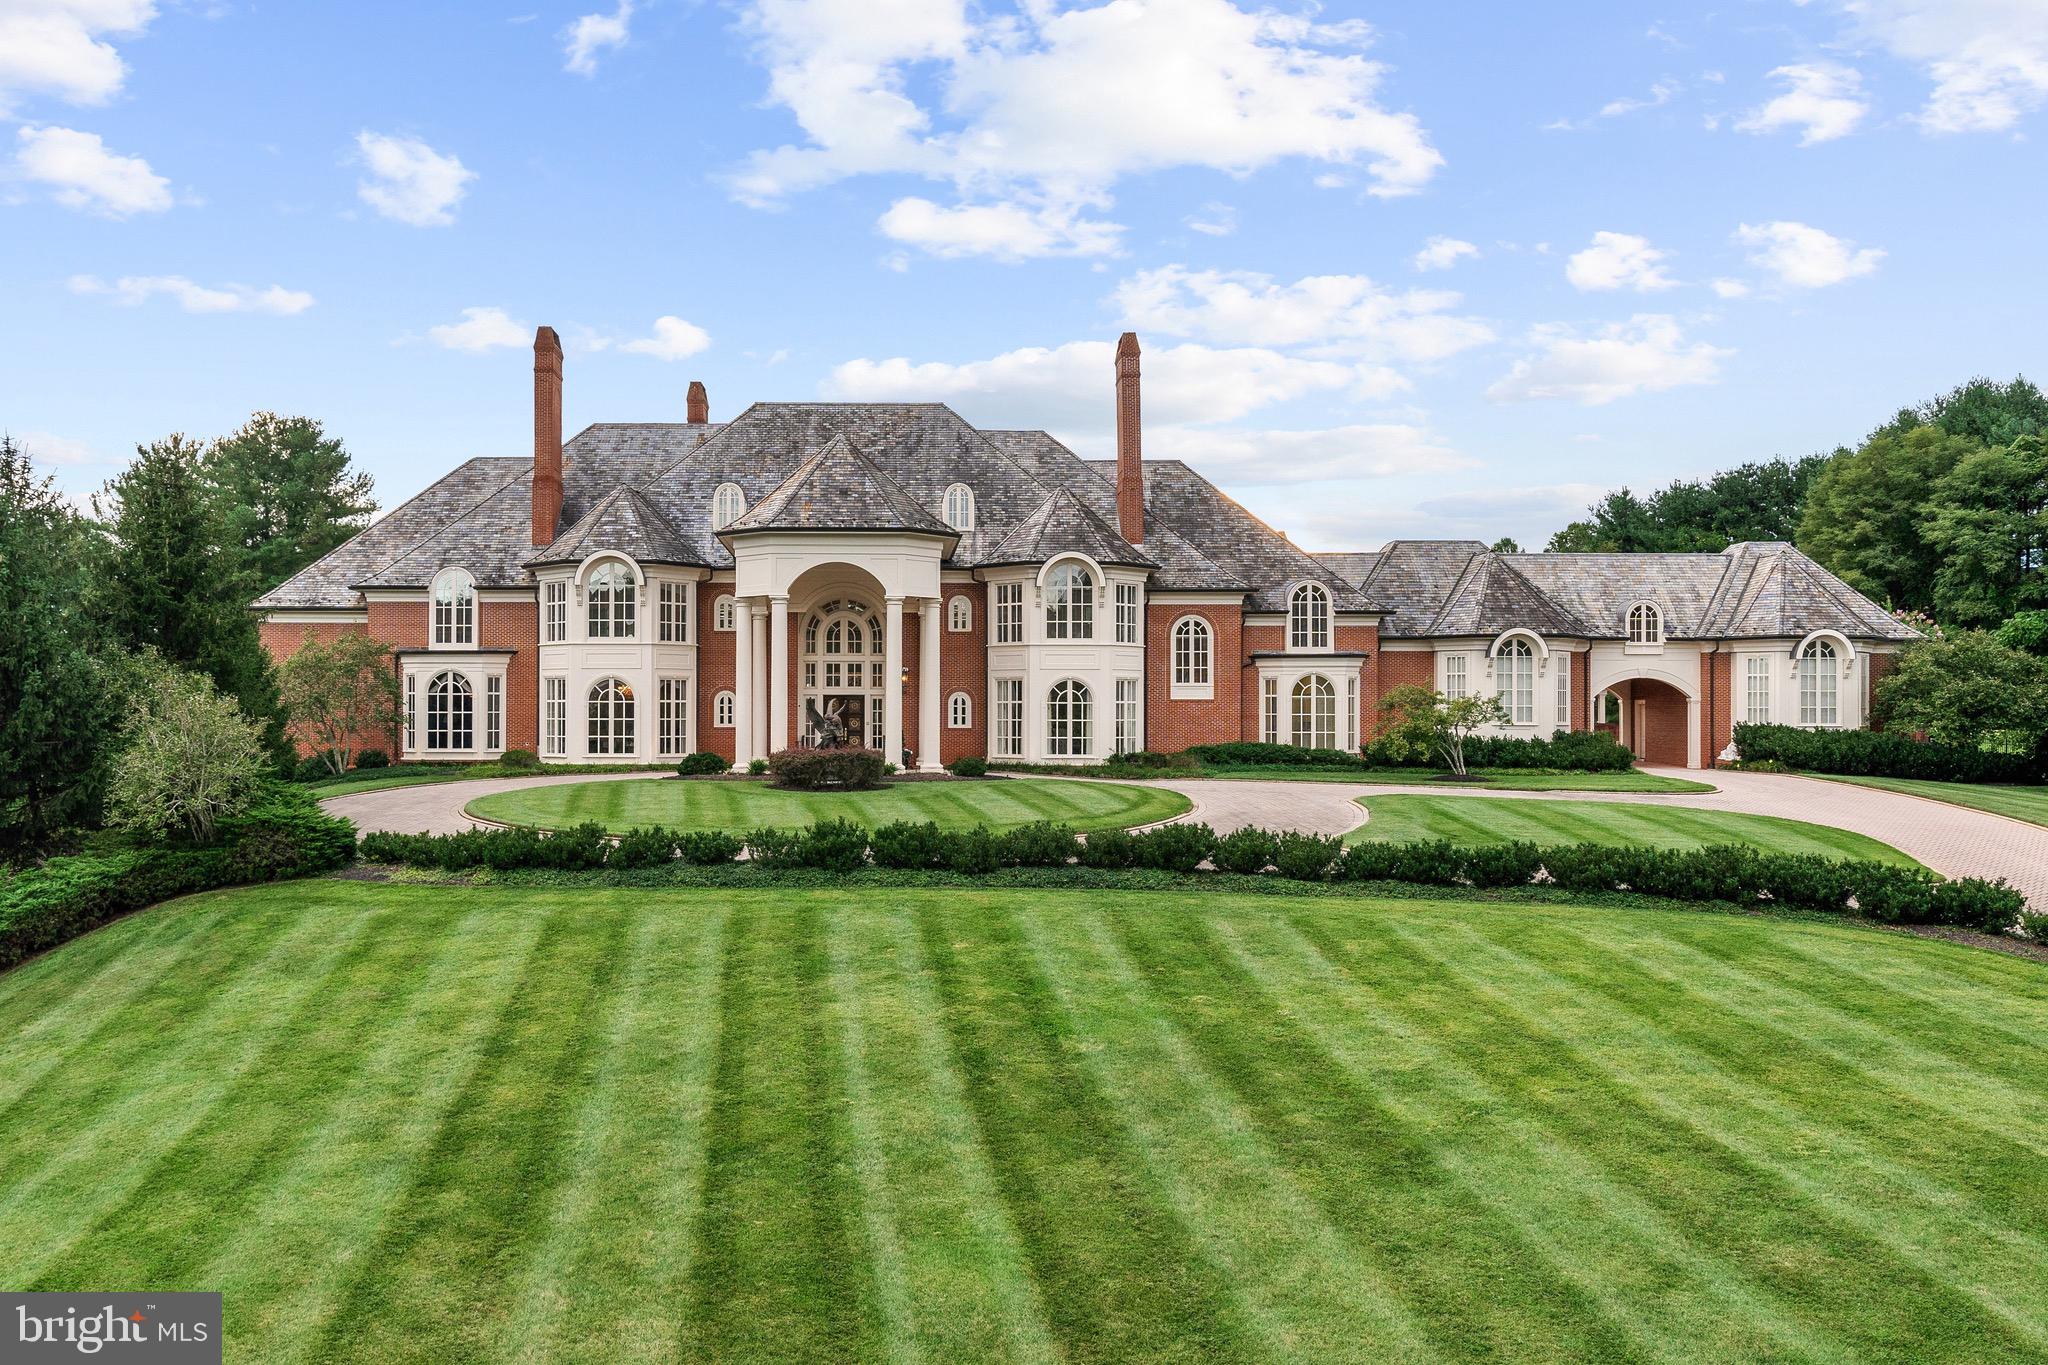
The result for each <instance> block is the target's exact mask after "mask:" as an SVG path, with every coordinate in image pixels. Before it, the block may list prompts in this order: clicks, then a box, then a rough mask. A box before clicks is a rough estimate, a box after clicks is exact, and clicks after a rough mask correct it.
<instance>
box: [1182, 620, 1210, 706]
mask: <svg viewBox="0 0 2048 1365" xmlns="http://www.w3.org/2000/svg"><path fill="white" fill-rule="evenodd" d="M1209 668H1210V634H1209V623H1208V622H1207V621H1205V620H1203V619H1202V618H1201V617H1199V616H1183V617H1182V618H1181V619H1180V620H1179V621H1177V622H1175V623H1174V627H1173V685H1174V686H1175V687H1185V688H1193V689H1195V690H1197V691H1199V690H1201V689H1203V688H1206V687H1208V686H1209V679H1210V673H1209Z"/></svg>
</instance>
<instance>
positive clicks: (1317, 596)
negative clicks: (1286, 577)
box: [1287, 583, 1330, 649]
mask: <svg viewBox="0 0 2048 1365" xmlns="http://www.w3.org/2000/svg"><path fill="white" fill-rule="evenodd" d="M1287 647H1288V648H1289V649H1328V648H1329V647H1330V594H1329V593H1328V592H1326V591H1324V589H1323V585H1322V584H1320V583H1303V584H1302V585H1300V586H1299V587H1297V588H1296V589H1295V590H1294V593H1293V595H1292V596H1290V597H1289V598H1288V599H1287Z"/></svg>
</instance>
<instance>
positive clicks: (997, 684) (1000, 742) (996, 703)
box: [988, 678, 1029, 758]
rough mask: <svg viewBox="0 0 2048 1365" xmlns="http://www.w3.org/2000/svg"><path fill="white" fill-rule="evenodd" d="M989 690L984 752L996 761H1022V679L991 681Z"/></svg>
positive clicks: (1024, 730) (1024, 731)
mask: <svg viewBox="0 0 2048 1365" xmlns="http://www.w3.org/2000/svg"><path fill="white" fill-rule="evenodd" d="M990 687H991V689H992V691H991V693H990V696H991V700H990V703H989V708H988V709H989V735H988V751H989V753H991V754H992V755H994V756H995V757H997V758H1022V757H1023V756H1024V746H1025V742H1026V738H1025V737H1026V734H1027V732H1028V728H1029V727H1028V726H1027V725H1026V724H1025V719H1024V679H1022V678H995V679H992V680H991V681H990Z"/></svg>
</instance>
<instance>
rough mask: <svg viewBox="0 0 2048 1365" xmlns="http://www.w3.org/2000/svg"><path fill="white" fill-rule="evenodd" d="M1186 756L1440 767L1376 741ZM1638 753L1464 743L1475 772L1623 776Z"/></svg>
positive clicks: (1573, 737) (1584, 741)
mask: <svg viewBox="0 0 2048 1365" xmlns="http://www.w3.org/2000/svg"><path fill="white" fill-rule="evenodd" d="M1186 752H1188V753H1189V754H1192V755H1193V756H1194V757H1195V758H1197V759H1199V760H1200V761H1202V762H1203V763H1209V764H1215V765H1217V766H1220V767H1295V768H1441V767H1442V766H1443V762H1442V760H1441V759H1439V758H1438V756H1437V755H1435V754H1433V753H1411V752H1406V751H1397V750H1396V749H1395V747H1394V746H1393V745H1391V744H1390V743H1388V741H1386V740H1383V739H1376V740H1374V741H1373V742H1372V743H1370V744H1368V745H1366V746H1365V748H1364V750H1363V751H1361V752H1359V753H1352V752H1350V751H1348V750H1345V749H1305V748H1302V747H1301V746H1299V745H1294V744H1251V743H1237V744H1197V745H1195V746H1194V747H1192V748H1190V749H1188V750H1187V751H1186ZM1634 761H1635V758H1634V755H1632V754H1631V753H1629V751H1628V750H1627V749H1625V748H1623V747H1622V746H1621V745H1620V744H1619V743H1617V742H1616V741H1615V739H1614V737H1613V736H1612V735H1609V734H1606V733H1604V732H1589V731H1583V730H1580V731H1572V730H1559V731H1557V732H1555V733H1554V734H1552V735H1551V737H1550V738H1549V739H1518V738H1513V737H1510V736H1496V735H1474V736H1472V737H1471V738H1470V739H1467V740H1466V741H1465V762H1466V764H1467V765H1469V766H1471V767H1474V768H1544V769H1549V770H1551V771H1555V772H1587V773H1603V772H1620V771H1622V770H1624V769H1626V768H1627V767H1628V766H1629V765H1630V764H1631V763H1633V762H1634Z"/></svg>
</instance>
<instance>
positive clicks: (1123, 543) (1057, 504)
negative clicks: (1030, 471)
mask: <svg viewBox="0 0 2048 1365" xmlns="http://www.w3.org/2000/svg"><path fill="white" fill-rule="evenodd" d="M1065 554H1083V555H1087V556H1088V557H1089V558H1090V559H1092V560H1094V561H1095V562H1096V563H1097V564H1121V565H1126V566H1134V567H1137V568H1151V567H1152V566H1153V565H1154V564H1156V563H1158V561H1157V560H1155V559H1154V558H1153V557H1152V556H1151V555H1149V554H1147V553H1146V552H1145V551H1143V550H1141V549H1139V548H1138V547H1137V546H1135V545H1133V544H1131V543H1130V542H1129V541H1128V540H1125V539H1124V538H1123V537H1122V536H1120V535H1118V534H1117V533H1116V532H1115V531H1112V530H1110V529H1109V526H1108V525H1107V524H1106V523H1105V522H1104V521H1103V520H1102V518H1101V517H1099V516H1097V515H1096V514H1095V513H1094V512H1092V511H1090V510H1089V508H1088V506H1087V504H1085V503H1083V502H1082V501H1081V500H1080V499H1079V498H1077V497H1075V496H1074V494H1073V492H1072V490H1070V489H1068V488H1065V487H1060V488H1055V489H1054V490H1053V491H1052V492H1051V494H1050V495H1048V496H1047V497H1046V500H1045V501H1044V502H1042V503H1040V504H1039V506H1038V510H1037V511H1035V512H1033V513H1032V514H1031V515H1030V516H1028V517H1026V518H1025V519H1024V520H1023V521H1021V522H1019V523H1017V525H1016V526H1015V527H1014V528H1012V529H1011V531H1010V533H1009V534H1008V535H1006V536H1004V537H1003V538H1002V540H1001V541H999V542H998V543H997V544H995V545H994V546H992V547H991V548H990V549H989V550H988V552H987V556H986V558H983V559H980V560H977V561H976V563H977V564H979V565H982V566H989V565H996V564H1043V563H1045V562H1046V561H1047V560H1049V559H1052V558H1053V557H1054V556H1056V555H1065Z"/></svg>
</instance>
